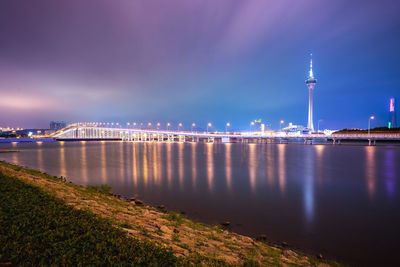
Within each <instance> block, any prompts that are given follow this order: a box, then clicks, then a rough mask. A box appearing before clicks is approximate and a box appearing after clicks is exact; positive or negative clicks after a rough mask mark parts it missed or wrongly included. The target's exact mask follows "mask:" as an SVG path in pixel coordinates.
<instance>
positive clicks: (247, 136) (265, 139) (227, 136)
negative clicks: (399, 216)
mask: <svg viewBox="0 0 400 267" xmlns="http://www.w3.org/2000/svg"><path fill="white" fill-rule="evenodd" d="M52 137H54V138H56V139H57V140H122V141H141V142H145V141H157V142H210V143H213V142H231V143H287V142H289V141H297V142H299V141H302V142H304V143H305V144H312V143H315V142H327V141H332V142H333V144H340V142H341V141H344V140H348V141H367V142H368V143H369V145H371V144H376V141H399V140H400V134H332V135H324V134H303V135H286V134H282V133H274V132H268V133H264V134H262V133H260V132H250V133H207V132H188V131H168V130H148V129H132V128H110V127H98V126H92V125H89V126H87V125H80V124H72V125H69V126H67V127H66V128H64V129H61V130H59V131H57V132H56V133H55V134H54V135H53V136H52Z"/></svg>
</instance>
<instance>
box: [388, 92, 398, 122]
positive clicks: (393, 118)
mask: <svg viewBox="0 0 400 267" xmlns="http://www.w3.org/2000/svg"><path fill="white" fill-rule="evenodd" d="M396 127H397V121H396V101H395V99H394V98H393V97H392V98H390V100H389V121H388V128H389V129H390V128H396Z"/></svg>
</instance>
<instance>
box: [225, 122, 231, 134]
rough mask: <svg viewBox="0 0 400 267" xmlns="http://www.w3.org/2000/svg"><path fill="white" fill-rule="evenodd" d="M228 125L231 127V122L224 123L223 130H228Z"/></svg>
mask: <svg viewBox="0 0 400 267" xmlns="http://www.w3.org/2000/svg"><path fill="white" fill-rule="evenodd" d="M228 127H231V124H230V123H229V122H227V123H226V125H225V132H226V133H227V132H228Z"/></svg>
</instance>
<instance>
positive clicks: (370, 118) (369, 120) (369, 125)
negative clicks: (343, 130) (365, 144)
mask: <svg viewBox="0 0 400 267" xmlns="http://www.w3.org/2000/svg"><path fill="white" fill-rule="evenodd" d="M373 119H375V117H374V116H371V117H369V119H368V136H369V135H370V129H371V120H373Z"/></svg>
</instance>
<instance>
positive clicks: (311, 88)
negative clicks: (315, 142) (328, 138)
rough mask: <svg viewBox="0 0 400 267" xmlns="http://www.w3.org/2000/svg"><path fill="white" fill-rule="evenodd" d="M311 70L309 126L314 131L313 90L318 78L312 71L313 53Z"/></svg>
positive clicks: (308, 84)
mask: <svg viewBox="0 0 400 267" xmlns="http://www.w3.org/2000/svg"><path fill="white" fill-rule="evenodd" d="M310 56H311V59H310V71H309V74H308V78H307V80H306V85H307V87H308V123H307V128H308V129H309V130H310V131H312V132H313V131H314V122H313V91H314V87H315V84H316V83H317V80H316V79H315V78H314V74H313V71H312V54H311V55H310Z"/></svg>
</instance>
